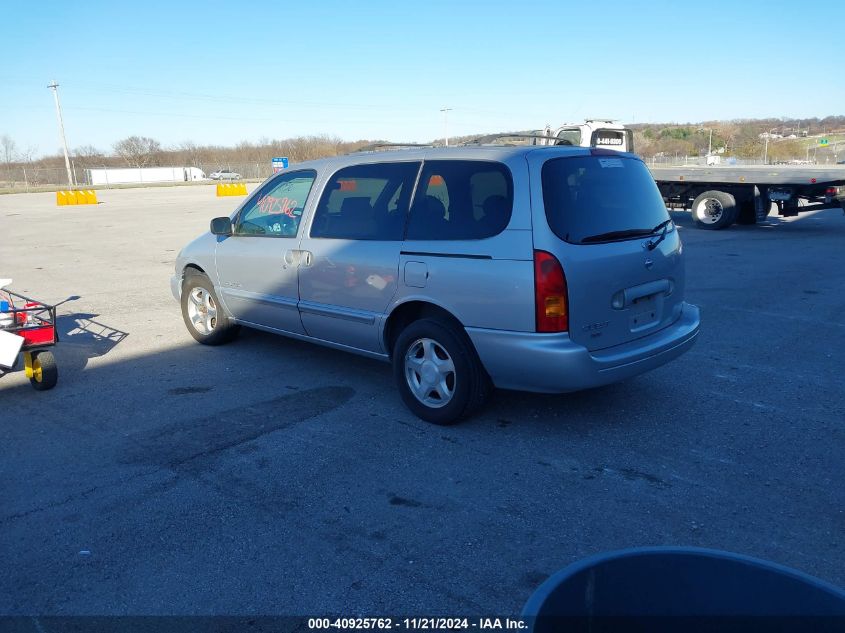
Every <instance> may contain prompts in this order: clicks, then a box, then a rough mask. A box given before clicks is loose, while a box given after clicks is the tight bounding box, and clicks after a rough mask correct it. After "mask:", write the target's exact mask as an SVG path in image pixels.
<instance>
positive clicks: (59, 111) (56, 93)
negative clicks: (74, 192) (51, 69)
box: [47, 79, 76, 187]
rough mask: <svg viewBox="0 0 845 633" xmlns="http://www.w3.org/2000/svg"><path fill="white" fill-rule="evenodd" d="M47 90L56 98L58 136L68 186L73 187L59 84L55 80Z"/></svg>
mask: <svg viewBox="0 0 845 633" xmlns="http://www.w3.org/2000/svg"><path fill="white" fill-rule="evenodd" d="M47 87H48V88H51V89H52V90H53V96H54V97H55V98H56V117H58V119H59V136H60V137H61V139H62V148H63V149H64V151H65V168H66V169H67V181H68V183H69V184H70V186H71V187H72V186H74V185H75V184H76V183H75V182H74V181H73V172H72V171H71V170H70V158H69V157H68V153H67V139H66V138H65V124H64V122H63V121H62V106H61V104H60V103H59V90H58V88H59V84H57V83H56V80H55V79H54V80H53V83H51V84H50V85H49V86H47Z"/></svg>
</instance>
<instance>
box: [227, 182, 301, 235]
mask: <svg viewBox="0 0 845 633" xmlns="http://www.w3.org/2000/svg"><path fill="white" fill-rule="evenodd" d="M316 178H317V172H316V171H313V170H304V171H295V172H290V173H287V174H283V175H281V176H278V177H276V178H274V179H273V180H271V181H270V182H268V183H267V184H266V185H264V186H263V187H262V188H261V190H260V191H259V192H258V194H257V195H255V196H253V197H252V199H251V200H250V201H249V202H248V203H247V204H246V206H244V208H243V209H241V211H240V213H239V214H238V217H237V218H235V222H234V225H235V226H234V230H233V233H234V234H235V235H241V236H260V237H296V233H297V231H298V230H299V223H300V221H301V220H302V211H303V210H304V209H305V201H306V200H307V199H308V194H309V192H310V191H311V186H312V185H313V184H314V180H315V179H316Z"/></svg>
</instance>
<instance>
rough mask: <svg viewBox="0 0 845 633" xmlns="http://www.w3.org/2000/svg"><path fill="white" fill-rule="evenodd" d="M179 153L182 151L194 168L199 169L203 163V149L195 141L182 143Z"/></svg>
mask: <svg viewBox="0 0 845 633" xmlns="http://www.w3.org/2000/svg"><path fill="white" fill-rule="evenodd" d="M178 151H180V152H181V153H182V154H183V155H184V156H185V157H186V158H187V159H188V162H190V164H191V166H192V167H199V166H200V162H201V161H202V158H203V154H204V153H205V152H204V151H203V148H202V147H200V146H199V145H197V144H196V143H194V142H193V141H182V142H181V143H180V144H179V147H178Z"/></svg>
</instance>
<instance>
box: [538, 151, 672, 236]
mask: <svg viewBox="0 0 845 633" xmlns="http://www.w3.org/2000/svg"><path fill="white" fill-rule="evenodd" d="M542 182H543V205H544V206H545V209H546V219H547V220H548V223H549V227H550V228H551V229H552V231H554V233H555V234H556V235H557V236H558V237H559V238H561V239H562V240H565V241H567V242H571V243H573V244H582V243H590V242H601V241H613V240H617V239H632V238H634V237H637V235H636V234H637V233H639V235H640V236H642V235H648V234H649V233H650V232H651V231H652V230H653V229H654V227H656V226H658V225H659V224H660V223H661V222H665V221H666V220H668V219H669V212H668V211H667V210H666V205H665V204H664V202H663V198H662V196H661V195H660V191H659V190H658V189H657V185H656V184H655V182H654V179H653V178H652V176H651V173H650V172H649V171H648V168H646V166H645V165H644V164H643V163H642V161H640V160H637V159H635V158H627V157H624V156H619V157H617V156H613V155H609V156H608V155H602V156H578V157H572V158H553V159H551V160H548V161H546V163H545V164H544V165H543V170H542ZM614 234H615V235H614ZM602 236H605V237H604V238H603V239H602Z"/></svg>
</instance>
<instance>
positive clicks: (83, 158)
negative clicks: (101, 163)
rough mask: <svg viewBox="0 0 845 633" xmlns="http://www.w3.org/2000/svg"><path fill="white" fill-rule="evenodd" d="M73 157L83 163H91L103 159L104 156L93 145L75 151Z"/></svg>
mask: <svg viewBox="0 0 845 633" xmlns="http://www.w3.org/2000/svg"><path fill="white" fill-rule="evenodd" d="M73 156H74V158H76V159H77V160H79V161H80V162H82V163H86V164H87V163H91V162H92V161H95V160H100V159H102V158H103V156H104V154H103V152H101V151H100V150H98V149H97V148H96V147H94V146H93V145H83V146H82V147H77V148H76V149H75V150H73Z"/></svg>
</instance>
